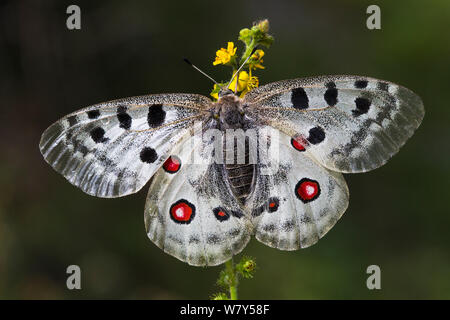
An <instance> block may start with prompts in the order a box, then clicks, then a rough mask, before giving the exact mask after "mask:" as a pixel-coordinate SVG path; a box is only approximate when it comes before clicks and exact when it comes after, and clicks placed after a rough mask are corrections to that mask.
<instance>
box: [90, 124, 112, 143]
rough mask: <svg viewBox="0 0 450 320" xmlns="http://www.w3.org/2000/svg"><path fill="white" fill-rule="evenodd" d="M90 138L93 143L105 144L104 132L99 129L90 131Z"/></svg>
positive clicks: (106, 139)
mask: <svg viewBox="0 0 450 320" xmlns="http://www.w3.org/2000/svg"><path fill="white" fill-rule="evenodd" d="M91 138H92V140H94V142H95V143H105V142H106V141H108V140H109V139H108V138H105V130H104V129H103V128H101V127H96V128H94V129H92V130H91Z"/></svg>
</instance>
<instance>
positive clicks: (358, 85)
mask: <svg viewBox="0 0 450 320" xmlns="http://www.w3.org/2000/svg"><path fill="white" fill-rule="evenodd" d="M368 83H369V82H368V81H367V80H356V81H355V88H358V89H364V88H366V87H367V84H368Z"/></svg>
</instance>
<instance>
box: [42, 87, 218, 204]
mask: <svg viewBox="0 0 450 320" xmlns="http://www.w3.org/2000/svg"><path fill="white" fill-rule="evenodd" d="M210 104H211V101H210V100H209V99H208V98H206V97H204V96H200V95H193V94H161V95H148V96H140V97H132V98H125V99H120V100H114V101H111V102H106V103H101V104H97V105H93V106H90V107H88V108H85V109H82V110H79V111H76V112H74V113H72V114H69V115H67V116H65V117H64V118H62V119H61V120H59V121H57V122H55V123H54V124H52V125H51V126H50V127H49V128H48V129H47V130H45V132H44V133H43V135H42V137H41V141H40V145H39V147H40V150H41V153H42V155H43V156H44V158H45V160H46V161H47V162H48V163H49V164H50V165H51V166H52V167H53V168H54V169H55V170H56V171H57V172H59V173H61V174H62V175H63V176H64V177H65V178H66V179H67V180H68V181H69V182H70V183H72V184H73V185H75V186H77V187H79V188H80V189H81V190H83V191H84V192H86V193H88V194H90V195H94V196H97V197H105V198H109V197H120V196H125V195H128V194H131V193H134V192H137V191H139V190H140V189H141V188H142V187H143V186H144V184H145V183H146V182H147V181H148V180H149V179H150V177H151V176H152V175H153V174H154V173H155V171H156V170H157V169H158V168H159V167H160V166H161V165H162V163H163V162H164V161H165V160H166V158H167V157H168V156H169V153H170V150H171V149H172V148H173V147H174V145H175V144H176V142H177V141H178V140H179V139H180V138H181V137H182V136H183V135H185V134H186V132H187V129H188V128H189V127H191V126H192V125H193V123H194V121H196V120H198V119H201V118H202V117H204V115H205V114H206V111H205V110H206V109H207V108H208V107H210Z"/></svg>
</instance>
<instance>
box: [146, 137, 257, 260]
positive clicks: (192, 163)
mask: <svg viewBox="0 0 450 320" xmlns="http://www.w3.org/2000/svg"><path fill="white" fill-rule="evenodd" d="M211 143H212V141H209V142H202V143H199V142H198V140H197V142H195V137H192V138H189V139H188V140H187V141H186V142H184V143H183V144H180V146H179V147H177V149H176V150H174V151H173V153H172V156H171V157H170V158H169V159H168V160H167V162H166V163H165V164H164V165H163V167H162V168H161V169H159V170H158V172H157V173H156V174H155V176H154V178H153V179H152V182H151V185H150V189H149V191H148V196H147V202H146V208H145V214H144V217H145V226H146V230H147V234H148V237H149V238H150V239H151V240H152V241H153V242H154V243H155V244H156V245H157V246H158V247H160V248H161V249H163V250H164V251H165V252H167V253H169V254H171V255H173V256H174V257H176V258H178V259H179V260H181V261H185V262H187V263H189V264H190V265H195V266H213V265H218V264H221V263H223V262H225V261H227V260H228V259H230V258H231V257H232V256H233V255H234V254H237V253H239V252H240V251H241V250H242V249H243V248H244V247H245V245H246V244H247V242H248V241H249V239H250V235H251V224H250V220H249V217H248V216H247V215H246V214H245V213H244V210H243V208H242V207H241V205H240V204H239V203H238V201H237V199H236V198H235V197H234V195H233V194H232V192H231V189H230V186H229V185H228V182H227V179H226V177H225V174H226V173H225V170H224V165H223V164H218V163H214V162H213V154H212V152H211V149H210V148H209V147H210V146H211ZM174 163H175V165H174ZM176 163H179V164H180V167H178V166H177V165H176Z"/></svg>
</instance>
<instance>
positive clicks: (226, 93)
mask: <svg viewBox="0 0 450 320" xmlns="http://www.w3.org/2000/svg"><path fill="white" fill-rule="evenodd" d="M230 95H235V94H234V92H233V91H231V90H230V89H228V88H221V89H220V91H219V99H220V98H222V97H225V96H230Z"/></svg>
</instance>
